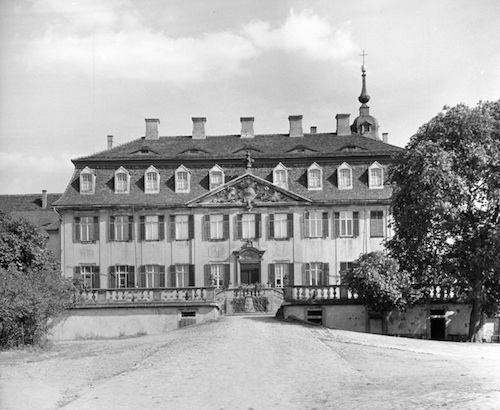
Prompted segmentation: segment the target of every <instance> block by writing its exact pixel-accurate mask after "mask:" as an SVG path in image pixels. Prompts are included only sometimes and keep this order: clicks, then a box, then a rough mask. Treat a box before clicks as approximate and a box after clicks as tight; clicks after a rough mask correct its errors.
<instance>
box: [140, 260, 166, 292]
mask: <svg viewBox="0 0 500 410" xmlns="http://www.w3.org/2000/svg"><path fill="white" fill-rule="evenodd" d="M144 275H145V282H146V288H155V287H159V284H158V286H155V277H156V276H158V282H160V278H159V277H160V275H161V271H160V265H145V266H144ZM163 275H165V273H163ZM165 279H166V278H164V279H163V281H164V283H165Z"/></svg>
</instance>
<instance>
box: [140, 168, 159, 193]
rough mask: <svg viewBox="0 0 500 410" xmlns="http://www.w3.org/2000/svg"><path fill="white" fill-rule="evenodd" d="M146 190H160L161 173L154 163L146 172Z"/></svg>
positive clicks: (148, 191) (147, 191)
mask: <svg viewBox="0 0 500 410" xmlns="http://www.w3.org/2000/svg"><path fill="white" fill-rule="evenodd" d="M144 192H146V194H157V193H159V192H160V173H159V172H158V170H157V169H156V168H155V167H154V166H152V165H151V166H150V167H149V168H148V169H147V170H146V173H145V174H144Z"/></svg>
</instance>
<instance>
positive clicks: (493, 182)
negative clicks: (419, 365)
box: [387, 101, 500, 340]
mask: <svg viewBox="0 0 500 410" xmlns="http://www.w3.org/2000/svg"><path fill="white" fill-rule="evenodd" d="M406 148H407V149H406V150H405V151H403V152H401V154H399V156H398V157H397V158H396V161H395V162H394V164H393V166H392V168H391V170H390V176H389V178H390V181H391V182H392V184H393V190H394V191H393V199H392V215H393V222H394V223H393V227H394V237H393V238H392V239H391V240H390V241H389V242H388V244H387V245H388V249H389V251H390V254H391V255H392V256H393V257H394V258H396V259H397V260H398V262H399V263H400V265H401V268H402V269H403V270H406V271H408V272H410V273H411V274H412V277H413V278H414V279H415V280H416V281H417V282H419V283H421V284H424V285H426V284H427V285H432V284H441V285H454V286H455V288H456V289H455V290H456V291H458V293H459V295H460V298H461V301H463V302H467V303H470V304H471V306H472V313H471V320H470V327H469V340H473V339H474V338H475V335H477V332H478V330H479V329H480V325H481V320H480V318H481V317H482V315H483V314H493V313H494V312H496V311H498V307H499V305H500V258H499V255H500V225H499V222H500V219H499V216H500V101H496V102H480V103H479V104H478V105H477V106H476V107H472V108H470V107H467V106H465V105H463V104H460V105H457V106H456V107H453V108H448V107H445V108H444V110H443V112H441V113H439V114H438V115H437V116H436V117H434V118H433V119H432V120H431V121H429V122H428V123H427V124H425V125H423V126H422V127H421V128H420V129H419V130H418V132H417V134H416V135H414V136H413V137H412V138H411V140H410V142H409V144H408V145H407V147H406Z"/></svg>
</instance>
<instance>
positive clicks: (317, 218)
mask: <svg viewBox="0 0 500 410" xmlns="http://www.w3.org/2000/svg"><path fill="white" fill-rule="evenodd" d="M304 236H305V237H306V238H326V237H327V236H328V212H320V211H311V212H306V213H305V215H304Z"/></svg>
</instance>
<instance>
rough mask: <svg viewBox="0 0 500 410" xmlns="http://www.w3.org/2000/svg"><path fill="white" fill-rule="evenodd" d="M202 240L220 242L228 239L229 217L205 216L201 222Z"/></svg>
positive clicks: (219, 215)
mask: <svg viewBox="0 0 500 410" xmlns="http://www.w3.org/2000/svg"><path fill="white" fill-rule="evenodd" d="M203 231H204V239H205V240H209V241H220V240H226V239H228V238H229V215H223V214H212V215H205V216H204V222H203Z"/></svg>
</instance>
